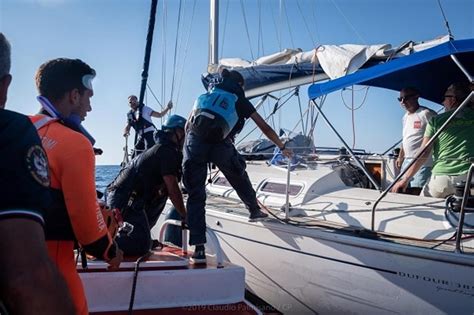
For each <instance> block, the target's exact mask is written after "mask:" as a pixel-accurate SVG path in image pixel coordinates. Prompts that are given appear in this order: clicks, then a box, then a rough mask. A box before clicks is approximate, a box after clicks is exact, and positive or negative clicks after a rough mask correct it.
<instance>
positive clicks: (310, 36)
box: [296, 0, 316, 47]
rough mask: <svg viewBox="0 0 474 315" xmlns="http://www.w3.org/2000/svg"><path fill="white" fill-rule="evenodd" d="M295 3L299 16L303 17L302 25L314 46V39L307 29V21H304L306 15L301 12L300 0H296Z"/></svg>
mask: <svg viewBox="0 0 474 315" xmlns="http://www.w3.org/2000/svg"><path fill="white" fill-rule="evenodd" d="M296 5H297V6H298V10H299V11H300V14H301V16H302V17H303V22H304V26H305V27H306V31H307V32H308V34H309V38H310V39H311V42H313V47H316V41H315V40H314V37H313V34H312V32H311V30H310V29H309V26H308V22H307V21H306V17H305V15H304V13H303V10H302V9H301V6H300V0H296Z"/></svg>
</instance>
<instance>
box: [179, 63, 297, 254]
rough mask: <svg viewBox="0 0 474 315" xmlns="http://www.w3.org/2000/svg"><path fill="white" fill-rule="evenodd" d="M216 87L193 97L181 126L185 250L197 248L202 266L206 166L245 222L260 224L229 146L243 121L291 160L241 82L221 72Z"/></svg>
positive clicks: (250, 191)
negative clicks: (245, 213)
mask: <svg viewBox="0 0 474 315" xmlns="http://www.w3.org/2000/svg"><path fill="white" fill-rule="evenodd" d="M221 77H222V80H221V82H219V83H217V84H216V85H214V86H213V87H212V88H211V89H210V91H209V92H208V93H206V94H203V95H201V96H199V97H198V99H197V100H196V101H195V103H194V107H193V110H192V112H191V113H190V116H189V119H188V123H187V125H186V140H185V145H184V150H183V154H184V162H183V183H184V186H185V188H186V190H187V192H188V199H187V203H186V205H187V206H186V208H187V210H188V225H189V230H190V239H189V244H190V245H196V250H195V251H194V254H193V257H192V260H193V261H194V263H205V262H206V254H205V248H204V244H205V243H206V219H205V202H206V187H205V185H206V184H205V182H206V175H207V163H210V162H212V163H214V164H215V165H217V167H218V168H219V170H220V171H221V172H222V173H223V174H224V176H225V177H226V178H227V180H228V181H229V183H230V184H231V185H232V187H233V188H234V189H235V191H236V192H237V194H238V195H239V197H240V199H241V200H242V201H243V202H244V204H245V206H246V207H247V209H248V210H249V212H250V215H249V219H250V221H257V220H261V219H265V218H266V217H268V214H266V213H264V212H262V211H261V210H260V207H259V205H258V202H257V197H256V193H255V190H254V189H253V187H252V183H251V182H250V179H249V177H248V174H247V172H246V170H245V168H246V164H245V159H244V158H243V157H242V156H241V155H240V154H239V153H238V152H237V150H236V149H235V146H234V138H235V136H236V135H237V134H238V133H239V132H240V131H241V130H242V128H243V126H244V124H245V120H246V119H248V118H252V120H253V121H254V122H255V123H256V124H257V127H259V128H260V130H261V131H262V132H263V134H265V136H267V138H268V139H270V140H271V141H272V142H273V143H275V145H276V146H277V147H278V148H280V150H281V151H282V153H283V154H284V155H285V156H287V157H291V156H292V154H293V153H292V151H291V150H289V149H286V147H285V144H284V143H283V142H282V141H281V140H280V138H279V137H278V135H277V134H276V133H275V131H274V130H273V129H272V128H271V127H270V126H269V125H268V124H267V123H266V122H265V121H264V120H263V118H262V117H261V116H260V115H259V114H258V113H257V111H256V110H255V107H254V106H253V105H252V103H250V101H248V100H247V99H246V98H245V93H244V90H243V86H244V83H245V82H244V78H243V77H242V75H241V74H240V73H239V72H237V71H228V70H226V69H223V70H222V72H221Z"/></svg>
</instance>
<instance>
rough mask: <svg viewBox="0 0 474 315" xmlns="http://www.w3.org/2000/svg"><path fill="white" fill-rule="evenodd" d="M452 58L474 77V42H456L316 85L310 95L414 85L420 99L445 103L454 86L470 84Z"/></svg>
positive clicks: (397, 89)
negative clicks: (356, 87)
mask: <svg viewBox="0 0 474 315" xmlns="http://www.w3.org/2000/svg"><path fill="white" fill-rule="evenodd" d="M450 55H455V56H456V58H457V59H458V60H459V62H460V63H461V65H462V66H463V67H464V68H465V69H466V71H467V72H468V73H469V74H470V75H473V74H474V39H466V40H457V41H454V40H453V41H449V42H446V43H443V44H440V45H438V46H435V47H432V48H430V49H426V50H423V51H421V52H417V53H413V54H411V55H409V56H406V57H400V58H397V59H393V60H391V61H388V62H386V63H383V64H379V65H375V66H372V67H369V68H365V69H361V70H359V71H357V72H355V73H352V74H350V75H347V76H344V77H341V78H338V79H334V80H331V81H327V82H325V83H319V84H318V83H316V84H312V85H311V86H310V87H309V88H308V95H309V98H310V99H315V98H317V97H320V96H322V95H325V94H329V93H331V92H334V91H337V90H340V89H343V88H345V87H347V86H351V85H365V86H376V87H381V88H386V89H391V90H396V91H400V90H401V89H402V88H404V87H409V86H410V87H415V88H417V89H418V90H419V91H420V97H422V98H424V99H427V100H430V101H433V102H435V103H441V102H442V101H443V95H444V92H445V91H446V88H447V87H448V86H449V85H450V84H452V83H454V82H462V81H468V78H467V76H466V75H465V74H464V73H463V72H462V71H461V69H460V68H459V67H458V66H457V65H456V63H455V62H454V60H453V59H452V58H451V57H450Z"/></svg>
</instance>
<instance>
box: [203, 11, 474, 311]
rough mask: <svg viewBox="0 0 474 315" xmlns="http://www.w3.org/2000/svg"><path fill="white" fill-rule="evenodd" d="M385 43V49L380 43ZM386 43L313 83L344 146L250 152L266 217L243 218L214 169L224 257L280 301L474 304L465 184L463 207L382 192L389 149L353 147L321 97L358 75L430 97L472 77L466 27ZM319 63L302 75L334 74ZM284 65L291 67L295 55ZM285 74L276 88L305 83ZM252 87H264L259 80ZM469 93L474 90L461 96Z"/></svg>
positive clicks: (214, 205) (473, 240)
mask: <svg viewBox="0 0 474 315" xmlns="http://www.w3.org/2000/svg"><path fill="white" fill-rule="evenodd" d="M211 20H212V19H211ZM214 23H215V21H214ZM211 37H216V35H214V36H211ZM211 47H216V44H215V43H214V46H212V44H211ZM414 47H416V48H414ZM405 48H407V49H405ZM380 49H381V51H379V53H381V55H382V56H387V52H388V51H387V47H380ZM211 51H212V49H211ZM392 52H393V51H392ZM392 52H389V53H388V55H390V56H391V57H390V58H385V59H383V60H381V59H377V58H375V59H374V58H372V57H370V58H368V61H366V62H362V63H358V62H356V63H357V64H359V65H358V67H356V68H355V69H353V71H352V72H349V73H343V74H342V76H340V77H339V78H336V79H333V80H330V81H328V82H326V83H321V84H317V83H316V84H313V85H311V86H310V88H309V91H308V93H309V96H310V98H311V99H312V100H313V101H312V105H311V106H312V108H313V109H314V110H315V111H317V112H318V113H319V115H321V117H322V118H323V119H324V120H326V122H327V123H328V125H329V127H330V128H331V129H333V130H334V132H335V133H336V135H337V136H338V137H339V138H340V139H341V142H342V144H343V145H344V146H345V147H346V150H344V151H342V152H340V153H339V151H338V150H327V149H325V150H318V148H311V150H309V151H308V153H309V154H306V155H305V156H301V160H302V162H301V163H299V166H296V167H294V168H293V167H290V165H288V167H287V168H281V167H276V166H269V165H268V164H267V163H265V162H263V161H254V162H249V163H248V168H247V172H248V174H249V176H250V178H251V180H252V183H253V185H254V188H255V190H256V191H257V197H258V199H259V201H260V202H261V205H262V207H263V208H265V209H267V210H268V211H269V212H270V213H271V214H272V218H271V219H269V220H267V221H264V222H259V223H251V222H248V219H247V216H248V212H247V210H246V209H245V207H244V206H243V205H242V203H241V201H240V200H239V198H238V196H237V194H236V193H235V191H234V190H233V189H232V187H231V186H230V185H229V184H228V182H227V180H226V179H225V177H224V176H223V175H220V174H219V173H218V172H217V173H215V174H212V175H213V176H212V183H210V184H209V185H208V186H207V190H208V199H207V205H206V220H207V224H208V230H211V231H213V233H215V234H216V235H217V238H218V239H219V242H220V243H221V246H222V250H223V252H224V254H225V255H226V257H228V258H229V260H230V261H232V262H234V263H237V264H239V265H242V266H244V267H245V269H246V284H247V287H248V288H249V289H250V290H251V291H253V292H254V293H256V294H257V295H258V296H259V297H261V298H263V299H264V300H266V301H267V302H269V303H270V304H271V305H272V306H274V307H276V308H277V309H278V310H280V311H281V312H283V313H288V314H309V313H315V314H316V313H324V314H326V313H329V314H338V313H357V314H362V313H365V314H390V313H410V314H412V313H413V314H442V313H456V314H473V313H474V277H473V275H474V237H473V236H474V235H473V227H474V214H473V213H472V208H470V206H469V207H468V206H466V203H467V200H468V197H469V196H470V194H471V192H470V190H469V189H466V190H465V191H464V194H462V193H461V195H460V196H458V197H457V202H458V203H459V204H461V202H460V200H465V201H466V203H462V206H461V210H460V209H459V207H458V208H453V207H452V202H451V201H452V200H451V201H450V202H447V201H446V200H444V199H437V198H427V197H419V196H410V195H402V194H391V193H387V192H388V190H389V188H390V187H391V185H392V183H393V182H394V180H396V178H395V176H394V174H395V172H394V167H393V164H394V160H393V157H391V156H388V155H387V156H383V155H365V154H364V152H363V151H362V152H355V151H353V150H352V149H351V148H350V147H349V146H348V145H347V144H346V142H345V141H344V139H342V138H341V137H340V136H339V134H338V133H337V130H336V129H335V128H334V127H333V126H332V125H331V123H330V122H329V120H328V119H327V118H326V116H325V115H324V112H323V111H322V109H321V101H323V100H324V99H325V95H326V94H328V93H330V92H333V91H336V90H338V89H342V88H344V87H347V86H352V85H356V84H360V85H366V86H374V87H382V88H388V89H393V90H400V89H401V88H402V87H403V86H406V85H412V86H417V87H419V88H420V91H421V95H422V97H424V98H426V99H428V100H435V101H437V100H439V99H440V98H441V96H442V95H440V93H442V92H443V91H444V89H445V88H446V87H447V86H448V85H449V84H450V83H452V82H455V81H466V80H468V81H469V82H471V83H472V82H473V81H474V77H473V74H474V40H472V39H469V40H463V41H454V40H452V39H451V38H449V37H447V38H444V39H441V40H439V41H435V42H431V43H430V44H423V45H419V46H413V45H409V47H401V49H396V53H400V54H398V55H395V54H392ZM376 55H377V53H376V54H375V55H371V56H376ZM213 60H214V61H215V60H217V58H215V57H213V58H211V63H213V62H212V61H213ZM227 66H229V65H227ZM278 66H280V65H278ZM299 66H301V68H302V67H304V66H305V65H304V64H299ZM320 66H321V64H318V65H315V64H310V69H312V70H310V71H309V73H306V74H303V75H302V77H301V78H303V77H305V76H306V77H310V79H309V80H310V81H307V82H316V81H319V80H324V79H326V78H327V77H331V74H330V73H327V72H324V71H323V70H321V68H322V67H320ZM359 67H360V69H359ZM262 68H264V71H265V70H271V66H270V67H265V66H263V67H262ZM265 68H266V69H265ZM289 68H290V76H289V77H290V78H292V79H293V78H295V76H293V72H295V70H294V69H295V67H294V66H292V65H290V66H289ZM233 69H235V70H238V71H240V72H241V73H242V74H243V75H245V74H246V73H248V72H252V73H255V72H258V71H257V66H256V65H255V64H250V65H248V66H246V67H242V65H240V66H239V67H234V68H233ZM303 72H304V71H303ZM433 73H439V75H433ZM267 74H268V73H267ZM295 74H296V73H295ZM283 76H285V75H283ZM336 76H338V75H336ZM301 78H300V79H298V80H303V79H301ZM283 81H285V82H283V83H282V84H283V85H285V84H286V86H283V85H281V84H280V85H278V86H276V85H274V86H273V87H272V89H280V88H285V87H286V88H287V87H291V86H296V85H299V84H301V83H302V81H298V82H296V80H289V79H288V74H286V79H285V80H283ZM272 84H273V83H272ZM247 88H248V86H247ZM251 89H252V87H251ZM250 93H253V94H252V96H253V95H265V94H266V93H269V92H268V91H265V90H262V89H259V90H257V88H255V89H254V90H253V91H251V92H250ZM469 99H474V92H473V93H471V94H470V96H469V98H468V100H467V101H465V102H464V103H463V105H462V106H466V104H467V103H468V102H469ZM462 106H461V107H462ZM461 107H460V108H461ZM470 175H471V173H470V174H469V178H468V179H467V181H468V182H469V181H470V179H471V178H470ZM400 176H401V175H399V176H398V177H400ZM382 191H383V192H382ZM459 222H461V223H459ZM208 247H212V246H208Z"/></svg>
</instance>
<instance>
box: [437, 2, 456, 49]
mask: <svg viewBox="0 0 474 315" xmlns="http://www.w3.org/2000/svg"><path fill="white" fill-rule="evenodd" d="M438 5H439V9H440V10H441V14H442V15H443V19H444V25H445V26H446V29H447V30H448V35H449V40H453V39H454V36H453V33H452V32H451V28H450V27H449V23H448V19H447V18H446V15H445V14H444V10H443V6H442V5H441V0H438Z"/></svg>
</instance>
